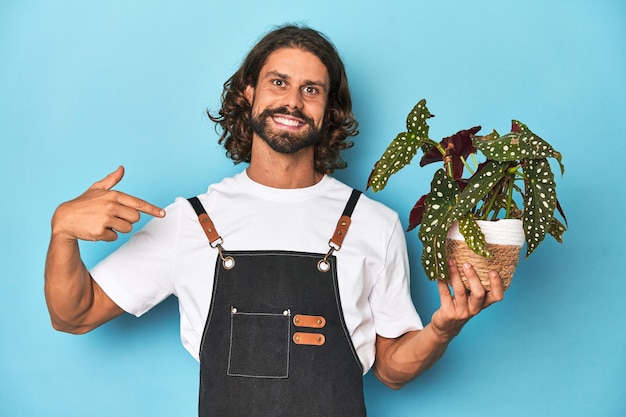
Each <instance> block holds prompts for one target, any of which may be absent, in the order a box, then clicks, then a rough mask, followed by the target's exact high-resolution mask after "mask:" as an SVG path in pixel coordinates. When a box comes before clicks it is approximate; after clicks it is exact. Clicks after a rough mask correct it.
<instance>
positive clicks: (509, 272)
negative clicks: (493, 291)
mask: <svg viewBox="0 0 626 417" xmlns="http://www.w3.org/2000/svg"><path fill="white" fill-rule="evenodd" d="M476 222H477V223H478V226H479V227H480V229H481V230H482V232H483V233H484V235H485V240H486V242H487V249H488V250H489V252H491V253H492V254H493V256H492V257H491V258H485V257H484V256H481V255H478V254H477V253H475V252H474V251H473V250H471V249H470V248H469V247H468V246H467V244H466V243H465V239H464V238H463V235H462V234H461V233H460V232H459V226H458V224H457V223H454V224H453V225H452V227H451V228H450V230H448V236H447V238H446V256H447V257H448V259H454V261H455V263H456V265H457V267H458V268H459V272H460V273H461V279H462V280H463V283H464V284H465V287H466V288H468V289H469V286H468V284H467V278H466V277H465V275H464V274H463V268H462V265H463V264H464V263H466V262H467V263H470V264H472V266H473V267H474V269H475V270H476V272H477V273H478V277H479V278H480V282H481V283H482V284H483V287H485V289H486V290H487V291H489V289H490V284H489V271H492V270H495V271H498V273H499V274H500V280H501V281H502V286H503V287H504V289H505V290H507V289H508V288H509V286H510V285H511V280H512V279H513V273H514V272H515V268H516V267H517V263H518V261H519V257H520V252H521V250H522V246H524V242H525V238H524V229H523V227H522V221H521V220H517V219H500V220H495V221H483V220H477V221H476Z"/></svg>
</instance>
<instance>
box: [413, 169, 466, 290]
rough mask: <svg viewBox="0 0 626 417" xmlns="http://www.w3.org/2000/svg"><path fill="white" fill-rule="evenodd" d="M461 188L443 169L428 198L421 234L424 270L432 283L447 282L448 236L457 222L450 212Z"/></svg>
mask: <svg viewBox="0 0 626 417" xmlns="http://www.w3.org/2000/svg"><path fill="white" fill-rule="evenodd" d="M460 191H461V190H460V188H459V186H458V184H457V183H456V182H454V181H452V180H451V179H450V177H448V175H447V174H446V171H445V170H444V169H439V170H437V172H435V175H434V177H433V180H432V182H431V185H430V193H429V194H428V196H427V197H426V201H425V203H424V204H425V205H426V210H425V211H424V217H423V219H422V224H421V226H420V230H419V238H420V240H421V241H422V267H423V268H424V271H425V272H426V276H427V277H428V278H429V279H431V280H435V279H443V280H447V279H448V266H447V264H446V234H447V233H448V228H449V227H450V225H451V224H452V222H454V220H450V212H451V210H452V209H453V208H454V206H455V204H456V201H457V199H458V196H459V194H460Z"/></svg>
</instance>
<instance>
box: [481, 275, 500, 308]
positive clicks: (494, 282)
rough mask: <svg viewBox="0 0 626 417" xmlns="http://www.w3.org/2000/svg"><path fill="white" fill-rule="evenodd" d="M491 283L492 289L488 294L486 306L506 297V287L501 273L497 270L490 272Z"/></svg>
mask: <svg viewBox="0 0 626 417" xmlns="http://www.w3.org/2000/svg"><path fill="white" fill-rule="evenodd" d="M489 285H490V288H491V289H490V291H489V294H487V298H486V300H485V307H488V306H490V305H491V304H493V303H497V302H498V301H502V299H504V287H503V286H502V281H501V280H500V275H499V274H498V273H497V272H496V271H490V272H489Z"/></svg>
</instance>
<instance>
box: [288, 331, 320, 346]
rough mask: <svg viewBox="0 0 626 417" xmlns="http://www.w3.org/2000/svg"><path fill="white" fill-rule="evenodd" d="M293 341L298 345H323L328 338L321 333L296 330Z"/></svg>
mask: <svg viewBox="0 0 626 417" xmlns="http://www.w3.org/2000/svg"><path fill="white" fill-rule="evenodd" d="M293 342H294V343H295V344H296V345H310V346H322V345H323V344H324V343H325V342H326V338H325V337H324V335H323V334H320V333H301V332H296V333H294V335H293Z"/></svg>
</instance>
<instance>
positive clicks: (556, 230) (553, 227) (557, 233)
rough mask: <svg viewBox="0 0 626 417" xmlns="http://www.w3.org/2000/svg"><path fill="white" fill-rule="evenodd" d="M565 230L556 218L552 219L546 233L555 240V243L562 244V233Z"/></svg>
mask: <svg viewBox="0 0 626 417" xmlns="http://www.w3.org/2000/svg"><path fill="white" fill-rule="evenodd" d="M566 230H567V228H566V227H565V225H564V224H563V223H561V222H560V221H559V220H558V219H557V218H556V217H552V222H551V223H550V229H548V233H550V235H551V236H552V237H553V238H555V239H556V241H557V242H559V243H563V233H565V231H566Z"/></svg>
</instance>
